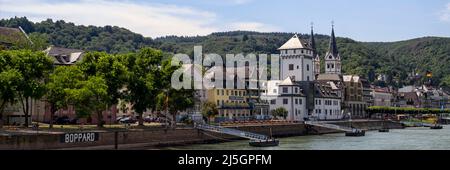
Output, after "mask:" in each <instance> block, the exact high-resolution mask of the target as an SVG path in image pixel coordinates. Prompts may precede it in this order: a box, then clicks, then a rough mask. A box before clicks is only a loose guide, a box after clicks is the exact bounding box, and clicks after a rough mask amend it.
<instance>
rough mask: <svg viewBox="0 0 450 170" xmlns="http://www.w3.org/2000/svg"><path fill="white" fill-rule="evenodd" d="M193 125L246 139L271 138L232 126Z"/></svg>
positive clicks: (266, 139)
mask: <svg viewBox="0 0 450 170" xmlns="http://www.w3.org/2000/svg"><path fill="white" fill-rule="evenodd" d="M194 127H195V128H196V129H199V130H203V131H209V132H215V133H222V134H228V135H232V136H237V137H241V138H246V139H250V140H257V141H268V140H270V139H271V138H270V137H268V136H266V135H261V134H256V133H251V132H246V131H241V130H237V129H232V128H225V127H220V126H214V125H208V124H195V125H194Z"/></svg>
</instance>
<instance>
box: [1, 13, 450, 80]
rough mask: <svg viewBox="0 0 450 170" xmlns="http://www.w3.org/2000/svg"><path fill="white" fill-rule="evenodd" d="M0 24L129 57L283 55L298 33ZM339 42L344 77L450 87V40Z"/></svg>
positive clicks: (322, 38)
mask: <svg viewBox="0 0 450 170" xmlns="http://www.w3.org/2000/svg"><path fill="white" fill-rule="evenodd" d="M0 26H6V27H18V26H21V27H22V28H23V29H24V30H25V31H26V32H27V33H30V34H31V35H32V36H31V37H40V38H43V39H46V41H47V43H48V44H53V45H55V46H60V47H67V48H77V49H83V50H89V51H106V52H108V53H128V52H135V51H137V50H138V49H140V48H142V47H153V48H157V49H161V50H163V51H164V52H165V53H167V54H173V53H187V54H189V55H191V54H192V52H193V49H194V48H193V47H194V46H195V45H202V46H203V52H204V53H217V54H221V55H224V54H227V53H256V54H258V53H266V54H270V53H278V52H277V48H278V47H280V46H281V45H282V44H283V43H284V42H286V41H287V40H288V39H289V38H290V37H292V36H293V33H258V32H248V31H233V32H221V33H213V34H210V35H207V36H195V37H179V36H166V37H160V38H156V39H152V38H147V37H143V36H142V35H140V34H136V33H133V32H131V31H129V30H127V29H125V28H119V27H116V26H105V27H96V26H79V25H75V24H73V23H70V22H65V21H52V20H51V19H48V20H45V21H42V22H37V23H33V22H30V21H29V20H28V19H26V18H24V17H23V18H11V19H2V20H0ZM338 36H339V35H338ZM300 37H301V38H302V39H304V40H305V41H307V40H308V39H309V35H308V34H301V35H300ZM315 37H316V43H317V46H318V52H319V54H320V55H321V56H323V55H324V54H325V52H326V50H327V48H328V41H329V36H327V35H316V36H315ZM337 43H338V48H339V51H340V53H341V56H342V58H343V71H344V73H345V74H358V75H361V76H362V77H365V78H366V79H368V80H369V81H371V82H374V83H377V84H380V85H393V86H396V87H401V86H403V85H410V84H420V83H422V82H424V81H425V80H426V79H425V77H424V76H423V75H424V74H425V73H426V72H427V71H431V72H432V73H433V80H432V83H433V84H434V85H444V86H448V87H450V38H440V37H425V38H417V39H412V40H407V41H400V42H389V43H375V42H374V43H372V42H357V41H354V40H352V39H349V38H339V37H338V38H337ZM43 46H45V45H43ZM380 74H385V75H386V76H387V79H388V80H387V82H386V83H383V82H377V81H376V77H377V75H380ZM416 74H417V75H416Z"/></svg>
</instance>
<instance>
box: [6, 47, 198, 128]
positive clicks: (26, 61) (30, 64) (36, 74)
mask: <svg viewBox="0 0 450 170" xmlns="http://www.w3.org/2000/svg"><path fill="white" fill-rule="evenodd" d="M162 56H163V54H162V52H161V51H159V50H154V49H151V48H144V49H141V50H140V51H139V52H136V53H129V54H120V55H110V54H107V53H104V52H90V53H87V54H85V55H84V56H83V60H82V61H81V62H79V63H77V64H76V65H73V66H57V67H54V66H53V62H52V60H51V59H50V58H49V57H47V56H46V55H45V54H44V53H42V52H32V51H29V50H11V51H1V52H0V88H1V89H0V97H1V98H0V101H1V103H0V105H1V107H0V125H1V124H2V122H3V119H2V118H3V116H2V115H3V111H4V109H5V107H6V106H7V104H16V103H17V102H19V103H21V104H22V106H23V112H24V114H25V116H29V115H30V114H29V104H28V102H29V101H30V99H44V100H46V101H47V102H48V103H49V104H50V105H51V117H52V118H53V115H54V114H55V112H57V111H58V110H60V109H64V108H67V107H68V106H73V107H74V108H75V110H76V113H77V115H78V116H79V117H86V116H90V115H91V114H93V113H94V114H95V116H96V117H97V119H98V121H97V122H98V124H97V125H98V127H102V126H103V120H102V118H103V115H102V114H103V111H105V110H106V109H108V108H110V107H111V106H113V105H116V104H118V102H119V100H123V101H125V102H129V103H130V104H131V105H132V109H133V110H134V111H135V113H137V114H138V115H139V125H143V119H142V114H143V113H144V112H145V111H147V110H152V111H163V110H164V111H166V110H167V111H168V112H169V113H170V114H171V115H173V119H175V116H176V114H177V112H178V111H183V110H185V109H187V108H189V107H191V106H193V104H194V101H193V91H192V90H185V89H181V90H175V89H172V88H171V87H170V80H171V76H172V73H173V72H174V71H175V70H176V69H177V67H174V66H172V65H171V61H170V60H162V58H163V57H162ZM28 125H29V122H28V119H27V120H25V126H28ZM52 125H53V121H52V120H51V121H50V127H52Z"/></svg>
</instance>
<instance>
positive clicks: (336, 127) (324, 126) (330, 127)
mask: <svg viewBox="0 0 450 170" xmlns="http://www.w3.org/2000/svg"><path fill="white" fill-rule="evenodd" d="M305 124H306V125H311V126H317V127H323V128H328V129H334V130H339V131H343V132H353V129H352V128H350V127H346V126H339V125H335V124H329V123H323V122H316V121H306V122H305Z"/></svg>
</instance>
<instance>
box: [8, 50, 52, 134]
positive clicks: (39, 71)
mask: <svg viewBox="0 0 450 170" xmlns="http://www.w3.org/2000/svg"><path fill="white" fill-rule="evenodd" d="M3 55H5V56H8V58H9V60H10V61H9V65H10V66H11V68H14V69H17V71H18V72H19V73H20V74H21V75H22V77H23V81H21V82H20V84H19V85H18V88H17V93H18V96H17V97H18V99H19V102H20V104H21V105H22V110H23V113H24V115H25V117H26V119H25V124H24V126H25V127H28V125H29V119H28V118H29V117H30V101H31V100H35V99H40V98H41V97H42V96H43V95H44V94H45V83H44V79H45V78H48V75H49V73H50V71H51V70H52V68H53V62H52V60H51V59H50V58H49V57H47V56H46V55H45V54H44V53H42V52H32V51H30V50H12V51H5V53H3Z"/></svg>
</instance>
